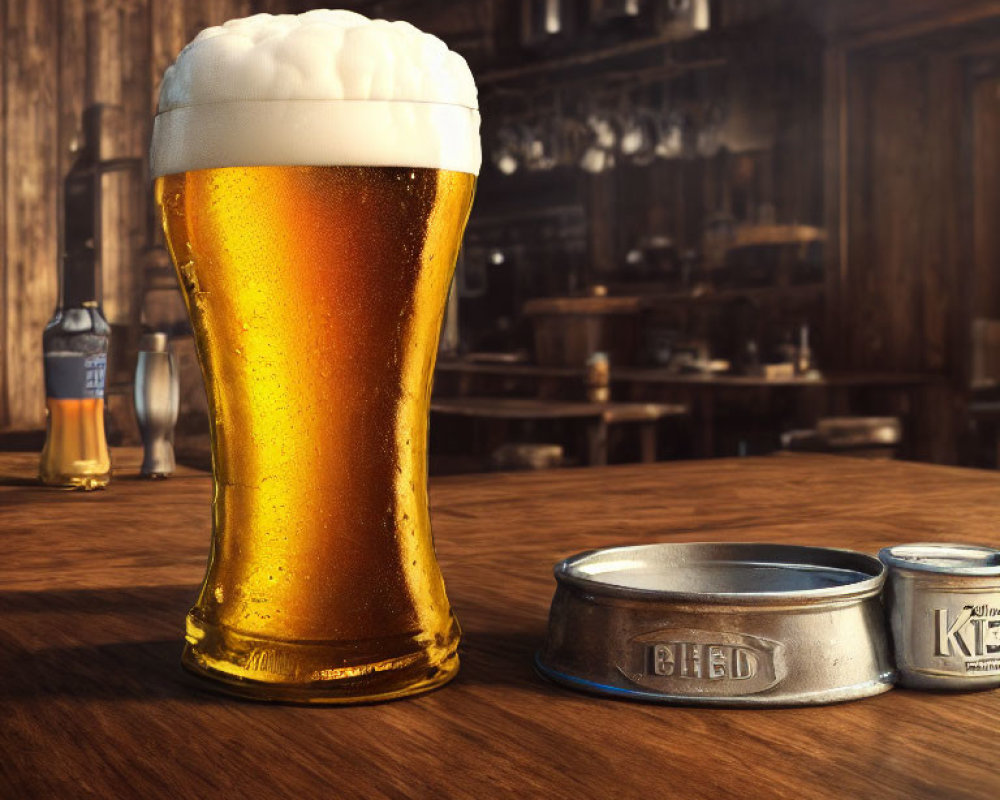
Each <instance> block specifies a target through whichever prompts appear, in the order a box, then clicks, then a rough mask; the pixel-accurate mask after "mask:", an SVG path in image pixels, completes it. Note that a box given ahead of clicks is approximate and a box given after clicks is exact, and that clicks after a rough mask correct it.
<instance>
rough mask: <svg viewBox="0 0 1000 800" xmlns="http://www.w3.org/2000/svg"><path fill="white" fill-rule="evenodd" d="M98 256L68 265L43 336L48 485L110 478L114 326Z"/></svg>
mask: <svg viewBox="0 0 1000 800" xmlns="http://www.w3.org/2000/svg"><path fill="white" fill-rule="evenodd" d="M95 278H96V275H95V269H94V264H93V261H92V260H90V259H89V258H84V259H82V260H80V261H77V263H74V264H71V263H69V261H67V263H66V264H65V265H64V270H63V275H62V288H61V292H60V302H59V307H58V308H57V309H56V313H55V315H54V316H53V317H52V319H51V321H50V322H49V324H48V325H47V326H46V328H45V333H44V334H43V337H42V342H43V349H44V352H45V395H46V397H45V408H46V412H47V422H46V436H45V447H44V449H43V450H42V459H41V465H40V467H39V477H40V478H41V481H42V483H44V484H47V485H49V486H63V487H66V488H72V489H100V488H102V487H104V486H107V484H108V481H110V479H111V459H110V458H109V456H108V443H107V438H106V436H105V433H104V377H105V369H106V365H107V356H108V342H109V339H110V333H111V328H110V326H109V325H108V322H107V320H106V319H105V318H104V314H103V313H102V311H101V307H100V303H99V302H98V300H97V294H98V291H97V284H96V279H95Z"/></svg>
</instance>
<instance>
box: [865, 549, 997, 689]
mask: <svg viewBox="0 0 1000 800" xmlns="http://www.w3.org/2000/svg"><path fill="white" fill-rule="evenodd" d="M879 558H881V559H882V562H883V563H884V564H885V565H886V566H887V567H888V568H889V581H888V583H887V585H886V606H887V611H888V615H889V622H890V625H891V626H892V637H893V644H894V645H895V651H896V666H897V667H898V668H899V681H900V683H901V684H902V685H903V686H907V687H910V688H914V689H992V688H996V687H998V686H1000V550H995V549H993V548H991V547H979V546H977V545H970V544H940V543H933V544H930V543H917V544H904V545H896V546H894V547H886V548H884V549H883V550H882V552H880V553H879Z"/></svg>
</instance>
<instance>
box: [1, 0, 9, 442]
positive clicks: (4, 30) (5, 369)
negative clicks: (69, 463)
mask: <svg viewBox="0 0 1000 800" xmlns="http://www.w3.org/2000/svg"><path fill="white" fill-rule="evenodd" d="M7 36H8V27H7V3H0V51H2V52H3V53H6V52H7V48H8V42H7ZM7 244H8V243H7V59H6V58H0V427H4V428H6V427H9V426H10V408H9V404H8V402H7V394H8V392H7V387H8V373H9V371H10V359H9V358H8V356H7V352H8V347H7V251H8V246H7Z"/></svg>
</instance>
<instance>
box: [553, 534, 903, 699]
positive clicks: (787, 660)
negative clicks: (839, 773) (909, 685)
mask: <svg viewBox="0 0 1000 800" xmlns="http://www.w3.org/2000/svg"><path fill="white" fill-rule="evenodd" d="M555 577H556V581H557V584H558V585H557V588H556V593H555V597H554V598H553V599H552V609H551V612H550V615H549V632H548V638H547V640H546V643H545V645H544V647H543V648H542V650H541V651H540V652H539V653H538V655H537V657H536V665H537V667H538V669H539V671H540V672H541V673H542V674H543V675H545V676H546V677H548V678H551V679H552V680H554V681H557V682H559V683H562V684H565V685H567V686H570V687H572V688H575V689H583V690H585V691H589V692H596V693H599V694H608V695H614V696H618V697H627V698H633V699H638V700H648V701H656V702H663V703H684V704H695V705H725V706H769V705H811V704H820V703H834V702H839V701H842V700H853V699H855V698H860V697H867V696H869V695H874V694H879V693H880V692H884V691H887V690H888V689H890V688H891V687H892V684H893V681H894V679H895V671H894V669H893V665H892V661H891V659H890V657H889V648H888V642H887V637H886V632H885V618H884V612H883V608H882V603H881V599H880V592H881V590H882V585H883V583H884V582H885V567H884V566H883V565H882V563H881V562H880V561H879V560H878V559H877V558H874V557H872V556H867V555H863V554H862V553H855V552H851V551H849V550H831V549H828V548H821V547H798V546H793V545H775V544H715V543H698V544H653V545H641V546H635V547H612V548H607V549H604V550H593V551H590V552H587V553H580V554H579V555H575V556H571V557H570V558H567V559H566V560H565V561H562V562H561V563H559V564H557V565H556V567H555Z"/></svg>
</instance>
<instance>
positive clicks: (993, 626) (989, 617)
mask: <svg viewBox="0 0 1000 800" xmlns="http://www.w3.org/2000/svg"><path fill="white" fill-rule="evenodd" d="M930 599H931V602H930V603H929V608H931V609H932V611H933V614H932V618H931V620H929V621H928V622H930V625H929V626H928V627H930V628H931V630H930V631H929V633H930V634H931V635H930V636H928V635H926V633H925V635H924V636H923V637H920V638H921V640H922V641H923V642H924V643H925V647H930V646H931V645H933V655H934V656H935V657H936V658H940V659H943V660H944V661H945V663H946V664H947V666H948V667H950V668H951V669H952V670H953V671H955V672H964V673H967V674H975V675H992V674H1000V600H997V602H989V601H984V602H980V603H969V604H965V605H961V606H959V605H958V604H957V603H955V602H954V598H953V597H950V596H949V595H946V594H941V595H935V596H933V597H932V598H930ZM949 599H950V600H951V602H950V603H949V602H948V600H949Z"/></svg>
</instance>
